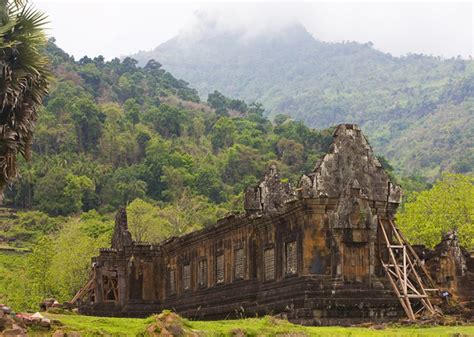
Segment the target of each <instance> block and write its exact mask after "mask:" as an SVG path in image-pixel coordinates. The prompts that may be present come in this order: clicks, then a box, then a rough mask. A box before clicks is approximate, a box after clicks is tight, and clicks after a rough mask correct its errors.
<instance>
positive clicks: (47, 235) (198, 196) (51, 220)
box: [0, 40, 474, 310]
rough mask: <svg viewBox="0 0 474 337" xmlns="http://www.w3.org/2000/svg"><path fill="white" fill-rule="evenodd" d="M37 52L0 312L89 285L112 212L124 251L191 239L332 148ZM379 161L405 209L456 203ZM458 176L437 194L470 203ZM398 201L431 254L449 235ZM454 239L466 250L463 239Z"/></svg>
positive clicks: (171, 91)
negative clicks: (249, 189) (123, 222)
mask: <svg viewBox="0 0 474 337" xmlns="http://www.w3.org/2000/svg"><path fill="white" fill-rule="evenodd" d="M46 52H47V54H48V56H49V58H50V60H51V65H52V70H53V73H54V80H53V83H52V87H51V93H50V94H49V96H48V97H47V98H46V99H45V100H44V106H43V108H42V111H41V113H40V117H39V120H38V122H37V127H36V131H35V138H34V143H33V154H32V160H31V161H30V162H25V161H21V162H20V172H21V177H20V178H19V179H18V180H17V182H16V183H15V184H13V185H12V186H11V187H10V189H8V190H7V191H6V192H5V193H6V195H5V198H6V199H5V201H6V204H7V206H8V207H13V208H16V209H18V212H17V213H16V215H9V213H8V212H9V211H7V210H6V209H3V211H2V212H3V213H0V302H5V303H8V304H9V305H11V306H13V307H14V308H16V309H17V310H25V309H35V308H37V303H38V302H39V301H40V300H42V299H43V298H45V297H55V298H58V299H59V300H60V301H66V300H69V299H71V297H72V296H73V295H74V293H75V292H76V291H77V290H78V289H80V287H81V286H82V285H83V284H84V283H85V281H86V280H87V278H88V276H89V272H90V258H91V256H94V255H96V254H97V252H98V249H99V248H100V247H107V246H109V244H110V237H111V233H112V230H113V217H114V212H115V211H116V210H117V208H118V207H121V206H124V205H127V211H128V215H129V226H130V228H131V231H132V235H133V237H134V238H135V239H136V240H138V241H160V240H162V239H165V238H167V237H169V236H171V235H179V234H182V233H186V232H189V231H192V230H195V229H199V228H202V226H206V225H209V224H213V223H214V222H215V221H216V220H217V218H219V217H222V216H223V215H224V214H226V213H228V212H229V211H240V210H241V208H242V192H243V190H244V188H245V187H246V186H249V185H251V184H254V183H255V182H257V180H258V179H259V178H260V177H261V175H262V174H263V172H264V171H265V169H266V167H267V166H268V165H270V164H271V163H275V164H276V165H277V166H278V167H279V168H280V170H281V175H282V177H283V178H284V179H288V180H289V181H292V182H295V181H296V180H297V179H298V178H299V176H300V175H301V173H303V172H309V171H311V169H312V168H313V166H314V164H315V163H316V161H317V159H318V158H319V157H320V156H321V155H322V154H323V153H324V152H326V150H327V148H328V146H329V144H330V142H331V140H332V128H327V129H322V130H313V129H310V128H308V127H306V126H305V125H304V124H303V123H302V122H298V121H294V120H292V119H291V118H289V117H287V116H285V115H281V114H280V115H278V116H276V117H275V118H274V120H273V122H271V121H270V120H269V119H267V118H266V117H264V107H263V106H262V105H261V104H259V103H248V102H245V101H242V100H238V99H232V98H229V97H226V96H224V95H223V94H221V93H220V92H218V91H215V92H213V93H211V94H210V95H209V96H208V97H207V101H206V102H202V101H201V100H200V98H199V96H198V94H197V91H196V90H194V89H192V88H190V87H189V86H188V84H187V83H186V82H184V81H182V80H178V79H176V78H175V77H173V76H172V75H171V74H170V73H169V72H167V71H165V70H164V69H162V67H161V65H160V64H159V63H157V62H155V61H149V62H148V63H147V64H146V65H145V66H144V67H140V66H138V65H137V61H135V60H134V59H131V58H125V59H123V60H119V59H113V60H111V61H107V62H106V61H105V60H104V59H103V58H102V57H100V56H99V57H96V58H93V59H91V58H88V57H84V58H82V59H80V60H79V61H75V60H74V59H73V58H72V57H70V56H69V55H68V54H66V53H65V52H64V51H62V50H61V49H59V48H58V47H57V46H56V45H55V44H54V41H53V40H51V41H50V42H49V43H48V45H47V50H46ZM380 159H381V161H382V163H383V165H384V166H385V168H386V169H387V170H388V171H389V173H390V174H391V175H392V176H393V178H394V179H395V180H396V181H397V182H398V183H401V184H402V186H403V187H404V190H405V191H407V192H409V193H410V192H416V191H418V192H419V193H414V194H411V197H410V198H411V199H410V200H411V202H412V203H415V204H416V203H417V200H421V202H422V203H423V205H429V202H427V200H430V202H432V203H433V205H434V207H442V206H443V205H446V206H448V207H450V208H451V207H452V208H455V207H458V205H461V203H459V202H462V200H457V199H456V200H454V201H453V203H449V204H448V203H443V204H442V205H439V200H438V198H439V196H438V194H436V193H438V192H436V193H435V195H434V196H433V197H432V196H431V194H426V193H427V192H422V191H424V190H426V189H427V188H429V187H430V185H429V184H427V183H426V181H425V180H424V179H423V178H420V177H419V176H415V177H408V178H406V177H401V176H397V174H396V173H395V172H394V170H393V168H392V167H391V166H390V164H389V163H388V162H387V161H386V160H385V159H384V158H383V157H381V158H380ZM457 176H458V175H455V176H454V177H457ZM460 177H461V178H459V179H457V180H456V179H454V178H453V179H454V180H450V181H449V184H451V185H452V184H455V187H453V188H463V189H465V194H462V195H472V188H473V185H472V180H469V179H470V178H466V179H467V180H466V179H464V178H462V177H463V176H461V175H460ZM463 179H464V180H463ZM466 181H467V182H466ZM456 184H457V185H456ZM436 186H437V185H436V184H435V185H434V187H433V190H436V191H439V190H440V189H439V188H438V189H436ZM443 190H446V189H445V187H442V188H441V191H443ZM463 193H464V192H463ZM460 195H461V194H460ZM461 198H462V196H461ZM456 202H458V203H456ZM409 205H410V204H406V207H405V208H404V210H403V212H404V213H402V214H405V215H404V218H403V221H404V222H403V223H404V226H406V227H405V228H408V229H410V228H411V227H410V226H421V225H423V226H425V227H426V228H427V229H426V231H425V235H424V236H423V235H422V236H420V235H418V233H416V231H414V232H410V231H408V232H409V234H410V235H411V233H413V235H412V236H411V237H413V238H414V239H416V240H417V241H418V242H420V241H421V242H427V243H428V244H430V245H432V244H433V243H436V242H437V240H438V239H439V237H440V234H441V229H443V230H445V229H449V224H444V225H443V226H438V225H437V223H436V221H437V220H439V219H436V217H433V221H435V222H434V223H432V222H430V223H428V224H426V223H421V222H420V221H421V220H419V219H418V220H417V219H415V218H413V210H414V209H415V212H417V211H416V207H415V208H413V207H412V208H410V207H409ZM462 205H464V204H462ZM463 207H464V208H458V209H459V210H460V211H461V212H467V213H466V214H468V215H469V214H470V216H471V217H470V218H469V216H466V217H464V218H463V219H464V220H462V221H465V222H462V224H461V225H462V226H464V227H463V228H469V227H470V228H472V221H473V219H474V217H473V216H472V214H473V212H474V211H473V209H472V205H471V206H469V204H466V205H465V206H463ZM0 211H1V210H0ZM424 211H426V212H427V213H428V214H431V210H430V209H428V208H425V209H424ZM439 212H441V213H442V212H443V210H442V209H441V210H440V211H439ZM453 216H456V215H453ZM440 218H441V217H440ZM443 221H444V220H443ZM425 227H424V228H425ZM462 233H463V235H470V234H469V233H470V232H469V231H465V232H462ZM471 237H472V236H471ZM463 242H464V243H468V244H471V245H472V239H471V241H468V240H467V239H466V238H465V236H463Z"/></svg>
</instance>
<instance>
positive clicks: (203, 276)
mask: <svg viewBox="0 0 474 337" xmlns="http://www.w3.org/2000/svg"><path fill="white" fill-rule="evenodd" d="M198 284H199V286H200V287H207V260H201V261H199V264H198Z"/></svg>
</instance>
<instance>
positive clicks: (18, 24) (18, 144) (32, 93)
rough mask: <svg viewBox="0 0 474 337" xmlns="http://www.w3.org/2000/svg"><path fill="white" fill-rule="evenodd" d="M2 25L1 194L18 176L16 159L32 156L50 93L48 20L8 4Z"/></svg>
mask: <svg viewBox="0 0 474 337" xmlns="http://www.w3.org/2000/svg"><path fill="white" fill-rule="evenodd" d="M8 6H9V7H8V11H7V13H8V17H7V18H6V20H4V21H3V23H4V24H3V25H2V26H0V75H1V77H0V109H1V114H0V191H1V190H3V188H4V187H5V185H6V184H7V183H9V182H11V181H12V180H13V179H14V178H15V176H16V157H17V155H18V154H21V155H23V156H24V157H28V156H29V152H30V147H31V141H32V137H33V131H34V126H35V123H36V120H37V117H38V108H39V107H40V105H41V101H42V98H43V97H44V96H45V95H46V94H47V92H48V81H49V78H50V73H49V67H48V60H47V58H46V57H45V55H44V54H43V52H42V48H43V47H44V45H45V43H46V38H45V35H44V33H43V26H44V25H45V24H46V23H47V21H46V20H47V17H46V16H45V15H44V14H43V13H42V12H40V11H37V10H35V9H34V8H32V7H31V6H27V5H26V1H22V0H13V1H12V2H10V3H8Z"/></svg>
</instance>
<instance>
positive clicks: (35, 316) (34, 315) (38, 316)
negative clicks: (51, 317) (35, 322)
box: [31, 312, 44, 319]
mask: <svg viewBox="0 0 474 337" xmlns="http://www.w3.org/2000/svg"><path fill="white" fill-rule="evenodd" d="M31 317H32V318H39V319H43V318H44V316H43V315H41V314H40V313H39V312H35V313H34V314H33V315H31Z"/></svg>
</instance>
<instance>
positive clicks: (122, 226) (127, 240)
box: [112, 208, 132, 250]
mask: <svg viewBox="0 0 474 337" xmlns="http://www.w3.org/2000/svg"><path fill="white" fill-rule="evenodd" d="M131 244H132V235H131V234H130V232H129V231H128V223H127V211H126V210H125V208H120V209H119V211H118V212H117V215H116V216H115V228H114V233H113V235H112V248H115V249H117V250H123V247H125V246H130V245H131Z"/></svg>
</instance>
